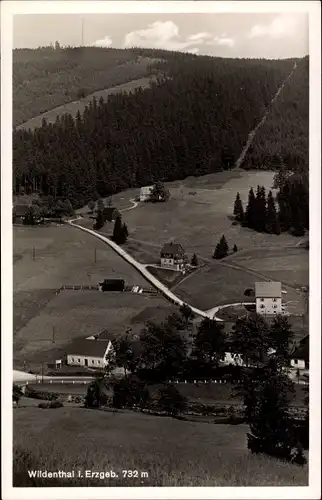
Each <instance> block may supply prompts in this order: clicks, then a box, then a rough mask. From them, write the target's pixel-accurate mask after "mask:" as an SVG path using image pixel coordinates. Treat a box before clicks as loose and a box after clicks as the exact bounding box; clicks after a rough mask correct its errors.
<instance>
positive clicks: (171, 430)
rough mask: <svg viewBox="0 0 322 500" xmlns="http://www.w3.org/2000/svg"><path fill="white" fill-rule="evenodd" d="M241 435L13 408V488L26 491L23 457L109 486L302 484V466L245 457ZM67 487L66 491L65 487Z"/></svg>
mask: <svg viewBox="0 0 322 500" xmlns="http://www.w3.org/2000/svg"><path fill="white" fill-rule="evenodd" d="M35 421H37V427H35V425H34V422H35ZM158 423H159V424H160V425H158ZM156 425H157V426H158V432H156ZM246 432H247V426H245V425H238V426H231V425H222V424H216V425H214V424H208V423H200V422H198V423H196V422H186V421H179V420H176V419H171V418H167V417H153V416H148V415H143V414H140V413H133V412H126V411H120V412H117V413H116V414H113V413H110V412H100V411H95V410H86V409H81V408H72V407H64V408H59V409H56V410H41V409H39V408H32V407H30V408H17V409H15V410H14V430H13V435H14V485H15V486H22V484H21V482H22V481H24V484H26V483H25V481H27V478H26V476H27V474H26V471H27V469H28V467H27V466H26V463H24V462H23V458H24V459H25V460H27V459H31V460H32V463H33V466H32V468H33V469H38V468H39V467H37V464H42V467H43V468H45V469H47V470H58V469H60V470H72V469H73V468H74V469H75V470H78V469H81V470H95V471H96V470H97V471H100V470H102V471H109V470H114V471H115V472H116V473H118V474H119V478H118V479H117V480H115V482H114V485H115V486H124V485H126V486H135V485H137V486H144V485H146V486H251V485H253V486H259V485H263V486H268V485H272V486H281V485H305V484H307V481H308V477H307V467H304V468H299V467H296V466H294V465H293V466H292V465H289V464H284V463H282V462H277V461H275V460H271V459H268V458H266V457H261V456H260V457H257V456H254V455H251V454H250V453H249V452H248V451H247V445H246ZM85 437H86V453H85V454H84V438H85ZM22 451H23V454H22ZM125 464H126V465H125ZM29 468H30V464H29ZM124 469H127V470H138V471H146V472H147V473H148V477H145V478H141V479H132V480H128V481H127V482H124V479H123V478H122V473H121V471H122V470H124ZM17 481H19V484H18V483H17ZM51 481H53V480H51ZM77 481H78V484H77V485H78V486H79V485H80V483H79V480H77ZM29 484H30V483H29ZM51 484H52V485H53V486H54V484H53V482H51V483H50V484H49V485H51ZM109 484H110V485H112V484H113V483H111V482H109V480H106V482H105V481H102V480H98V479H96V480H95V479H94V480H92V482H91V486H104V485H109ZM42 485H43V486H44V485H45V484H44V483H43V484H42ZM47 485H48V482H47ZM68 485H69V486H72V484H71V481H69V483H68ZM84 485H86V482H85V480H84Z"/></svg>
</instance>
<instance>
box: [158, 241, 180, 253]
mask: <svg viewBox="0 0 322 500" xmlns="http://www.w3.org/2000/svg"><path fill="white" fill-rule="evenodd" d="M161 253H168V254H172V255H178V254H182V255H183V254H184V249H183V248H182V246H181V245H180V244H179V243H172V242H171V243H165V244H164V245H163V247H162V250H161Z"/></svg>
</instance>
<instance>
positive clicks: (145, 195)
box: [140, 186, 154, 201]
mask: <svg viewBox="0 0 322 500" xmlns="http://www.w3.org/2000/svg"><path fill="white" fill-rule="evenodd" d="M153 188H154V186H143V187H141V189H140V201H146V200H148V199H149V198H150V196H151V193H152V191H153Z"/></svg>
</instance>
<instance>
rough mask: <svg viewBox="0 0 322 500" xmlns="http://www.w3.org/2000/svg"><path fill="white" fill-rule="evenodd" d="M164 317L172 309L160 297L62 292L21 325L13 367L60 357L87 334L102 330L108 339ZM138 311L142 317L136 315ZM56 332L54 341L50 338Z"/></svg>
mask: <svg viewBox="0 0 322 500" xmlns="http://www.w3.org/2000/svg"><path fill="white" fill-rule="evenodd" d="M159 308H161V312H160V313H159V314H158V317H159V318H163V319H164V318H165V317H166V316H167V315H168V314H169V313H170V312H171V311H170V308H167V302H166V301H165V299H163V298H162V297H146V296H142V295H136V294H130V293H123V292H105V293H102V292H96V291H63V292H61V293H60V294H58V295H57V296H55V298H53V299H52V300H51V301H50V302H48V303H47V305H46V306H44V307H43V308H42V309H41V311H40V312H39V313H38V314H35V316H34V317H33V318H31V319H30V320H29V321H28V323H27V324H26V325H24V326H23V327H22V328H21V329H20V330H19V331H18V332H17V333H16V335H15V338H14V361H15V366H16V367H17V366H20V365H21V364H22V363H23V362H24V361H25V362H26V363H28V364H30V365H31V364H33V363H35V364H40V363H41V362H45V363H51V362H53V360H54V359H56V358H57V359H59V358H60V357H61V356H62V355H63V354H64V352H65V350H66V346H67V345H68V344H69V343H70V342H71V341H73V340H75V339H78V338H84V337H88V336H90V335H92V334H95V333H98V332H99V331H100V330H102V329H107V330H108V331H110V332H111V338H115V337H117V336H121V335H123V334H125V332H126V329H127V328H128V327H130V326H131V327H132V331H133V334H134V333H137V332H139V331H140V329H142V328H143V326H144V322H145V321H147V320H148V319H150V320H155V319H156V316H157V313H156V311H158V309H159ZM139 314H141V317H138V315H139ZM53 332H54V335H55V343H53V342H52V340H53Z"/></svg>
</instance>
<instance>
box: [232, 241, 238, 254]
mask: <svg viewBox="0 0 322 500" xmlns="http://www.w3.org/2000/svg"><path fill="white" fill-rule="evenodd" d="M237 251H238V248H237V245H236V243H235V245H234V246H233V252H237Z"/></svg>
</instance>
